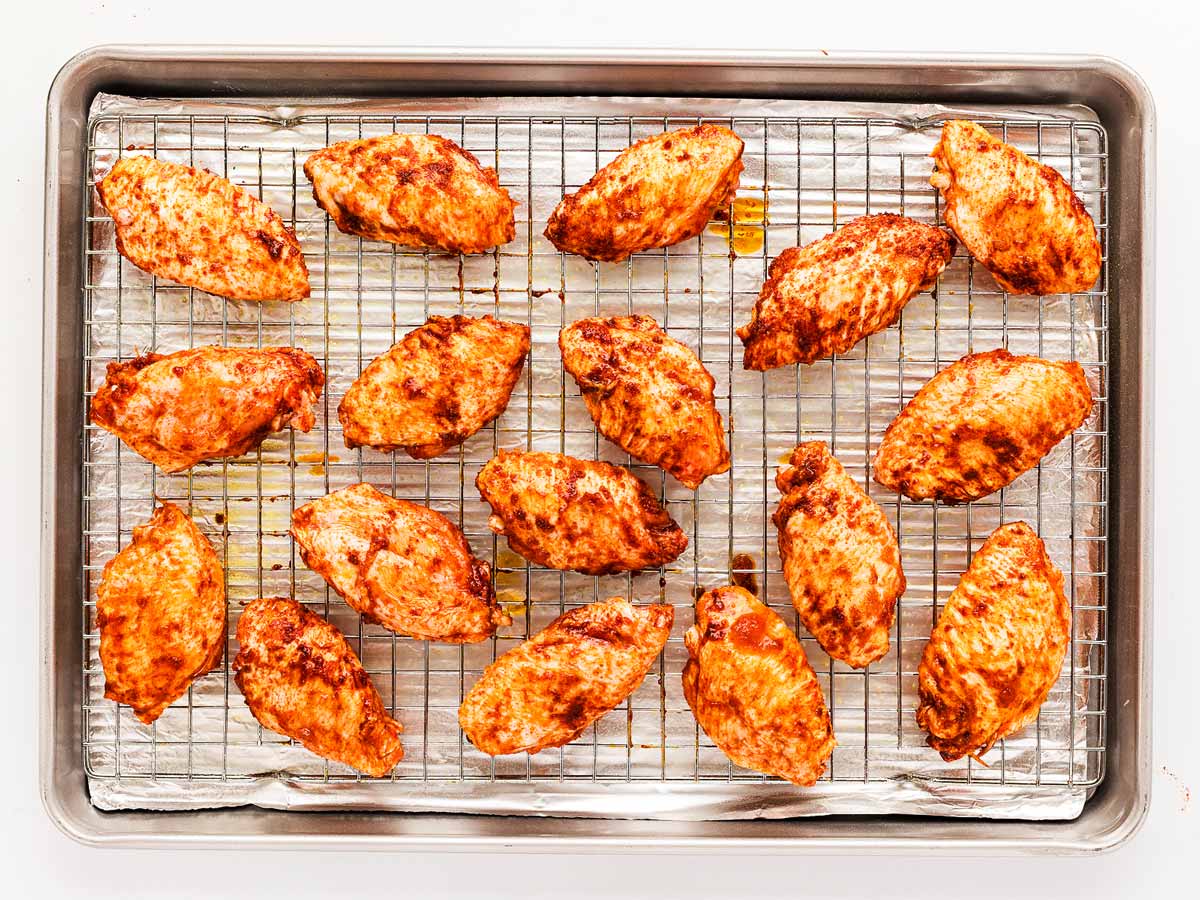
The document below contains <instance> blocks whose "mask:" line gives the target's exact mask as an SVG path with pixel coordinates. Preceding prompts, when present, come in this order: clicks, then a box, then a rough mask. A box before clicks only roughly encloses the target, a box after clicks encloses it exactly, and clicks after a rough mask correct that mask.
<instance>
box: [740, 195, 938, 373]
mask: <svg viewBox="0 0 1200 900" xmlns="http://www.w3.org/2000/svg"><path fill="white" fill-rule="evenodd" d="M953 255H954V239H953V238H952V237H950V236H949V235H948V234H946V233H945V232H944V231H942V230H941V229H940V228H935V227H934V226H932V225H926V224H924V223H922V222H916V221H914V220H912V219H906V218H904V217H903V216H897V215H893V214H892V213H881V214H880V215H875V216H863V217H861V218H858V219H855V220H854V221H853V222H850V223H849V224H848V225H844V226H843V227H841V228H839V229H838V230H837V231H835V232H833V233H832V234H827V235H825V237H823V238H820V239H819V240H816V241H813V242H812V243H811V244H807V245H805V246H804V247H791V248H789V249H787V250H784V251H783V253H781V254H780V255H779V256H778V257H777V258H776V259H775V261H774V262H773V263H771V268H770V270H769V272H768V275H767V281H766V283H765V284H764V285H763V286H762V290H761V291H760V292H759V297H758V302H757V303H755V304H754V312H753V313H752V314H751V317H750V322H749V323H748V324H746V325H743V326H742V327H741V328H739V329H738V332H737V334H738V337H739V338H741V339H742V343H743V344H745V345H746V350H745V354H744V355H743V360H742V364H743V365H744V366H745V368H747V369H751V370H755V371H763V370H766V369H774V368H777V367H779V366H786V365H789V364H791V363H812V362H815V361H816V360H818V359H823V358H824V357H826V356H830V355H832V354H834V353H845V352H846V351H847V350H849V349H850V348H851V347H853V346H854V345H855V344H857V343H858V342H859V341H861V340H862V339H863V338H865V337H867V336H868V335H872V334H875V333H876V332H879V331H883V329H885V328H887V327H888V326H889V325H891V324H892V323H893V322H895V321H896V320H897V319H898V318H899V317H900V312H901V311H902V310H903V309H904V305H905V304H906V303H908V301H909V300H911V299H912V298H913V297H914V296H916V295H917V294H918V293H920V292H921V291H924V290H928V289H929V288H931V287H933V285H934V283H935V282H936V281H937V278H938V276H939V275H941V274H942V271H943V270H944V269H945V268H946V266H948V265H949V264H950V259H951V257H952V256H953Z"/></svg>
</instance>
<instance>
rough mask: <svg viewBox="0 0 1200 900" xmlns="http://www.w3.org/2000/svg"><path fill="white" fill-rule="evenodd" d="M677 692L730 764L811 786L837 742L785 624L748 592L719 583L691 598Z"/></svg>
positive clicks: (816, 686) (805, 662) (815, 686)
mask: <svg viewBox="0 0 1200 900" xmlns="http://www.w3.org/2000/svg"><path fill="white" fill-rule="evenodd" d="M683 641H684V644H685V645H686V646H687V650H688V661H687V663H686V664H685V665H684V667H683V696H684V699H686V700H687V703H688V706H690V707H691V708H692V713H693V714H694V715H695V716H696V721H697V722H699V723H700V727H701V728H703V729H704V733H705V734H707V735H708V736H709V737H710V738H711V739H712V742H713V743H714V744H716V745H717V746H718V747H719V748H720V749H721V750H722V751H723V752H724V753H725V755H726V756H728V757H729V758H730V759H731V760H733V762H734V763H735V764H736V765H739V766H743V767H745V768H747V769H754V770H755V771H756V772H766V773H767V774H768V775H778V776H779V777H780V778H786V779H787V780H788V781H790V782H792V783H793V784H798V785H802V786H808V785H812V784H815V783H816V781H817V779H818V778H820V777H821V775H822V774H824V772H825V760H827V759H828V758H829V756H830V754H832V753H833V748H834V747H835V746H836V744H837V741H835V740H834V738H833V725H832V723H831V721H830V718H829V710H828V709H827V708H826V706H825V698H824V697H823V696H821V686H820V684H818V683H817V676H816V674H815V673H814V672H813V670H812V666H810V665H809V664H808V658H807V657H805V655H804V648H803V647H801V646H800V642H799V641H798V640H797V639H796V636H795V635H794V634H792V631H791V629H790V628H788V626H787V624H786V623H785V622H784V621H783V619H781V618H779V616H777V615H776V614H775V613H774V612H772V611H771V610H770V609H768V608H767V607H766V606H764V605H763V604H762V603H760V602H759V601H758V600H757V599H756V598H755V597H754V595H753V594H751V593H750V592H749V591H745V590H743V589H742V588H740V587H733V586H729V587H719V588H715V589H714V590H711V591H709V592H708V593H706V594H704V595H703V596H702V597H701V598H700V599H699V600H697V601H696V624H695V625H693V626H692V627H691V628H689V629H688V630H687V633H686V634H685V635H684V637H683Z"/></svg>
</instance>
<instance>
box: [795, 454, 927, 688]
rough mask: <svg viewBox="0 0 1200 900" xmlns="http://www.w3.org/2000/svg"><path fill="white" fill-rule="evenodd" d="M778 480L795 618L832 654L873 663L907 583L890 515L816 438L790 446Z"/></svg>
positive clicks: (851, 661)
mask: <svg viewBox="0 0 1200 900" xmlns="http://www.w3.org/2000/svg"><path fill="white" fill-rule="evenodd" d="M775 484H776V485H777V486H778V488H779V490H780V491H781V492H782V493H783V499H782V500H780V502H779V508H778V509H777V510H776V511H775V517H774V522H775V527H776V528H778V529H779V554H780V556H781V557H782V559H783V575H784V578H785V579H786V580H787V584H788V591H789V592H790V593H791V595H792V605H793V606H795V607H796V612H797V613H799V615H800V621H801V622H803V623H804V627H805V628H807V629H808V631H809V633H810V634H811V635H812V636H813V637H815V638H816V639H817V643H819V644H820V645H821V648H822V649H823V650H824V651H825V652H826V653H828V654H829V655H830V656H832V657H833V658H834V659H840V660H841V661H842V662H845V663H848V664H849V665H851V666H854V667H855V668H862V667H863V666H866V665H868V664H870V663H873V662H875V660H877V659H880V658H881V657H882V656H884V654H886V653H887V651H888V633H889V632H890V631H891V628H892V622H893V620H894V619H895V616H896V600H897V599H899V597H900V595H901V594H903V593H904V587H905V581H904V570H903V568H902V567H901V565H900V547H899V545H898V544H897V543H896V534H895V532H893V531H892V526H891V525H890V524H889V523H888V520H887V516H885V515H884V513H883V510H882V509H880V508H879V504H877V503H876V502H875V501H874V500H872V499H871V498H870V497H868V496H867V495H866V493H864V491H863V489H862V488H860V487H859V486H858V483H857V482H856V481H855V480H854V479H853V478H851V477H850V476H849V475H848V474H846V470H845V469H843V468H842V464H841V463H840V462H838V461H837V459H836V458H834V456H833V455H832V454H831V453H830V452H829V448H828V447H827V446H826V445H825V444H823V443H821V442H820V441H810V442H808V443H805V444H801V445H800V446H798V447H797V448H796V449H795V450H794V451H792V457H791V460H790V462H789V464H788V465H787V466H786V467H784V468H781V469H780V470H779V473H778V474H777V475H776V476H775Z"/></svg>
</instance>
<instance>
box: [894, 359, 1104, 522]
mask: <svg viewBox="0 0 1200 900" xmlns="http://www.w3.org/2000/svg"><path fill="white" fill-rule="evenodd" d="M1091 411H1092V394H1091V391H1090V389H1089V388H1088V383H1087V378H1086V376H1085V375H1084V373H1083V367H1082V366H1080V365H1079V363H1077V362H1052V361H1051V360H1048V359H1041V358H1040V357H1037V356H1014V355H1013V354H1011V353H1009V352H1008V351H1007V350H992V351H990V352H988V353H974V354H970V355H967V356H964V357H963V358H962V359H960V360H959V361H958V362H956V363H953V364H952V365H950V366H948V367H946V368H945V369H943V370H942V371H940V372H938V373H937V374H936V375H934V376H933V378H931V379H930V380H929V382H928V383H927V384H925V386H924V387H922V388H921V389H920V390H919V391H917V393H916V395H915V396H914V397H913V398H912V400H910V401H909V402H908V405H907V406H905V407H904V409H902V410H901V411H900V415H898V416H897V417H896V419H895V420H894V421H893V422H892V424H891V425H889V426H888V429H887V431H886V432H885V433H884V435H883V440H882V441H881V442H880V444H879V449H878V450H877V451H876V453H875V461H874V463H873V469H874V473H875V480H876V481H878V482H879V483H880V484H882V485H883V486H884V487H888V488H891V489H892V490H894V491H899V492H900V493H901V494H904V496H906V497H908V498H910V499H912V500H941V501H943V502H946V503H969V502H971V501H973V500H978V499H980V498H981V497H986V496H987V495H988V494H991V493H994V492H995V491H998V490H1000V489H1001V488H1002V487H1004V486H1005V485H1008V484H1011V483H1012V482H1013V481H1014V480H1016V478H1017V476H1019V475H1021V474H1022V473H1023V472H1027V471H1028V470H1030V469H1032V468H1033V467H1034V466H1036V465H1037V464H1038V461H1039V460H1041V458H1042V457H1043V456H1045V455H1046V454H1047V453H1049V452H1050V450H1051V449H1053V447H1054V446H1055V445H1056V444H1057V443H1058V442H1059V441H1061V440H1062V439H1063V438H1065V437H1066V436H1067V435H1069V434H1070V433H1071V432H1072V431H1074V430H1075V429H1076V428H1078V427H1079V426H1080V425H1082V424H1083V423H1084V421H1085V420H1086V419H1087V417H1088V415H1089V414H1090V413H1091Z"/></svg>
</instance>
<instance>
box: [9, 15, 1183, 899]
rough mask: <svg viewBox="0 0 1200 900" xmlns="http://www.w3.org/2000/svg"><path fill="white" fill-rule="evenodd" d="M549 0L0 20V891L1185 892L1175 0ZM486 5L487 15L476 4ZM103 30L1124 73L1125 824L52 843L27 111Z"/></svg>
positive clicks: (195, 37) (231, 39)
mask: <svg viewBox="0 0 1200 900" xmlns="http://www.w3.org/2000/svg"><path fill="white" fill-rule="evenodd" d="M571 6H572V4H569V3H561V4H560V3H547V4H546V5H545V7H544V8H543V7H542V5H541V4H536V3H528V2H516V0H509V2H496V0H493V2H479V3H476V2H468V0H459V2H456V3H435V4H416V3H412V2H405V0H399V2H396V0H393V2H387V3H368V2H364V0H346V2H341V3H321V4H318V3H303V2H298V0H297V2H293V3H291V4H289V5H284V4H280V3H255V2H252V0H241V2H219V0H203V2H198V3H195V4H193V3H189V2H181V3H176V2H172V3H163V4H161V5H160V6H152V5H150V4H141V3H139V4H120V3H107V4H106V3H99V4H96V3H67V2H52V0H37V2H32V3H21V4H14V5H13V6H11V7H10V8H9V9H8V11H7V12H6V13H5V18H4V32H5V33H4V38H5V45H6V50H7V52H6V59H7V63H6V64H5V69H6V71H5V73H4V74H5V77H4V79H3V83H2V85H0V90H2V91H3V97H4V99H3V105H2V106H0V109H2V110H3V114H4V125H5V134H4V137H3V139H2V140H0V155H2V158H3V165H2V166H0V172H2V173H3V175H2V177H3V182H4V186H5V193H6V196H7V197H8V198H9V199H8V201H7V203H6V204H5V207H4V213H3V216H2V218H0V231H2V234H0V247H3V248H4V250H3V256H2V258H3V261H4V265H3V266H2V267H0V284H2V285H3V293H2V294H0V297H2V298H3V303H4V306H5V309H6V316H5V319H6V324H5V326H4V327H2V328H0V373H2V378H0V384H3V385H4V387H5V394H6V396H5V398H4V401H3V403H4V406H3V408H4V412H5V416H4V420H5V424H6V427H7V428H8V430H9V434H8V439H7V440H5V441H3V442H0V471H2V472H4V473H6V474H5V475H4V476H3V478H4V487H5V491H4V495H3V496H4V497H5V498H6V499H7V501H8V504H7V509H6V510H5V512H6V515H4V516H3V517H2V524H0V527H2V528H3V534H4V539H3V542H2V544H0V546H2V547H3V548H4V549H3V554H4V567H3V573H4V576H5V580H6V582H7V584H6V587H7V590H6V591H5V595H6V596H5V597H4V600H3V602H4V603H6V606H7V608H6V610H5V627H3V628H0V648H2V650H0V660H2V662H0V666H2V670H0V671H2V672H3V681H2V682H0V683H2V684H3V691H4V695H5V696H4V706H5V707H6V709H5V710H4V712H3V719H2V720H0V721H2V722H3V725H2V726H0V728H2V729H3V731H2V732H0V734H2V737H0V755H2V759H0V775H2V776H3V777H4V779H5V781H4V783H5V785H6V786H7V788H8V790H6V792H5V801H6V803H5V805H4V806H3V808H2V810H0V854H2V858H3V865H2V868H0V871H2V872H3V875H2V876H0V881H2V883H4V885H5V886H6V887H7V888H8V890H9V891H13V893H11V894H9V896H47V897H68V896H70V897H84V896H86V897H96V898H99V897H141V896H155V897H204V896H215V895H217V894H218V893H219V894H220V895H221V896H223V897H227V898H231V900H232V898H235V897H243V896H244V897H257V898H261V897H270V896H288V897H309V896H320V895H326V894H334V893H335V892H336V893H353V894H356V895H359V896H366V895H369V894H372V893H374V894H380V895H384V896H387V895H399V896H405V897H437V896H454V897H484V896H486V897H500V896H522V897H527V898H535V897H549V896H555V897H612V896H619V895H620V896H627V897H634V898H636V897H649V896H662V897H667V896H684V895H686V896H688V897H692V898H698V897H705V896H724V897H733V898H751V897H776V896H778V897H785V896H786V897H796V896H804V897H814V898H815V897H834V896H837V897H856V896H862V897H872V898H882V897H907V896H913V897H916V896H938V895H951V894H952V895H958V896H968V897H992V896H996V897H1013V896H1021V897H1028V898H1032V897H1043V896H1045V897H1064V896H1066V897H1070V896H1089V897H1093V896H1094V897H1110V896H1111V897H1137V896H1152V895H1153V896H1157V897H1174V896H1183V895H1186V896H1195V894H1194V893H1192V892H1193V891H1194V890H1195V886H1196V882H1195V878H1194V876H1193V874H1192V873H1193V872H1194V871H1195V865H1196V856H1197V853H1198V852H1200V827H1198V824H1197V823H1198V816H1200V810H1198V806H1200V797H1198V798H1197V799H1196V800H1195V801H1191V800H1189V799H1188V797H1187V791H1188V787H1189V786H1194V787H1195V788H1197V789H1200V749H1198V746H1197V744H1198V739H1200V734H1198V729H1197V725H1196V719H1197V703H1196V688H1197V679H1196V676H1195V675H1194V674H1193V673H1194V672H1195V671H1196V670H1197V665H1198V664H1197V662H1196V660H1195V658H1194V657H1195V656H1196V649H1195V645H1194V644H1193V643H1192V640H1193V638H1195V637H1196V636H1197V635H1198V634H1200V614H1198V612H1197V609H1198V604H1200V600H1198V599H1197V597H1196V586H1195V582H1193V581H1192V579H1191V577H1190V576H1191V573H1192V568H1191V563H1192V562H1193V561H1195V555H1196V552H1197V551H1196V538H1197V531H1196V528H1195V525H1194V523H1195V521H1196V515H1195V512H1194V511H1195V510H1196V508H1197V505H1196V497H1195V495H1194V494H1193V490H1194V489H1195V480H1194V478H1192V477H1191V474H1192V469H1193V466H1194V463H1193V459H1194V457H1195V455H1196V448H1197V446H1200V444H1198V440H1200V434H1198V429H1197V425H1196V417H1197V410H1196V402H1195V397H1196V395H1197V390H1196V389H1197V387H1198V386H1200V384H1198V383H1200V375H1198V372H1200V360H1198V359H1197V354H1196V352H1195V346H1196V339H1197V336H1198V335H1200V304H1198V303H1197V298H1196V295H1195V290H1194V288H1193V284H1192V283H1191V282H1189V281H1185V276H1186V274H1187V273H1189V272H1190V271H1191V270H1192V269H1193V267H1194V265H1195V253H1196V239H1197V233H1196V227H1195V214H1196V210H1197V209H1198V208H1200V197H1198V196H1197V194H1198V191H1197V187H1196V186H1197V184H1200V174H1198V173H1197V172H1196V166H1197V164H1200V111H1198V110H1197V108H1196V87H1197V79H1196V74H1195V73H1196V62H1197V56H1198V55H1200V39H1198V31H1200V29H1198V27H1197V26H1198V24H1200V12H1198V11H1197V9H1196V7H1195V6H1194V5H1193V4H1190V3H1188V4H1183V3H1179V4H1170V5H1169V6H1168V5H1166V4H1164V8H1162V9H1161V10H1156V9H1155V8H1154V7H1153V4H1151V3H1148V2H1145V0H1142V2H1095V0H1093V2H1083V3H1079V2H1064V0H1059V2H1057V3H1055V2H1048V0H1041V2H1036V3H1008V4H1001V3H986V4H973V3H970V2H969V0H960V2H959V3H958V4H947V3H944V4H931V3H928V2H927V3H922V4H903V3H898V2H895V0H892V2H887V0H885V2H865V0H860V2H854V3H816V4H805V3H802V2H797V0H789V2H765V3H763V2H754V3H730V2H727V0H725V2H720V3H706V2H702V0H691V2H671V3H662V4H659V3H655V2H652V0H638V2H626V0H609V2H604V3H601V2H594V3H591V4H587V5H580V8H579V9H572V8H571ZM502 8H503V9H505V10H506V12H505V14H504V15H503V16H501V15H500V14H499V13H498V12H496V10H499V9H502ZM110 42H130V43H132V42H202V43H297V44H304V43H313V44H315V43H328V44H368V43H370V44H390V45H393V46H396V47H401V46H405V45H411V46H434V45H450V44H459V45H463V44H476V45H480V46H489V45H497V46H499V45H509V46H522V45H524V46H535V45H544V46H547V47H557V48H569V47H587V46H593V47H594V46H605V45H608V46H630V47H655V46H665V47H683V48H704V47H721V48H732V49H755V48H774V49H813V48H825V49H829V50H832V51H835V52H836V51H837V50H839V49H840V50H892V51H901V52H903V51H908V50H913V51H917V50H925V51H945V52H970V51H1021V52H1089V53H1100V54H1106V55H1111V56H1115V57H1117V58H1119V59H1121V60H1123V61H1124V62H1126V63H1127V64H1129V65H1131V66H1133V67H1134V68H1135V69H1136V70H1137V71H1138V72H1139V73H1140V74H1141V75H1142V76H1143V77H1144V78H1145V79H1146V81H1147V82H1148V83H1149V86H1150V89H1151V91H1152V92H1153V94H1154V97H1155V101H1156V103H1157V111H1158V140H1159V158H1158V185H1159V191H1158V247H1157V255H1158V291H1157V293H1158V298H1157V309H1158V312H1157V318H1158V335H1157V349H1156V370H1157V390H1158V402H1157V408H1158V410H1159V411H1160V413H1159V415H1158V416H1157V417H1156V423H1155V446H1156V450H1155V467H1156V474H1155V478H1156V483H1157V486H1158V493H1157V498H1156V510H1155V512H1156V515H1155V523H1156V530H1157V535H1156V542H1157V543H1156V564H1155V572H1156V587H1155V603H1156V609H1155V623H1154V720H1155V721H1154V743H1155V749H1154V785H1153V788H1154V799H1153V803H1152V807H1151V811H1150V815H1149V818H1148V821H1147V823H1146V826H1145V827H1144V828H1143V830H1142V831H1141V833H1140V834H1139V835H1138V836H1137V837H1136V838H1135V839H1134V841H1133V842H1132V843H1131V844H1130V845H1128V846H1126V847H1125V848H1123V849H1121V850H1119V851H1117V852H1115V853H1110V854H1107V855H1103V856H1100V857H1094V858H1084V859H1080V858H1074V859H1041V858H1039V859H1006V860H1002V859H977V860H973V859H934V858H927V859H898V858H888V857H882V856H879V857H874V858H854V857H846V856H841V857H812V856H802V857H761V856H760V857H744V858H741V857H732V856H707V857H667V856H661V857H651V856H625V857H604V856H590V857H568V856H561V855H560V856H545V855H542V856H536V857H534V856H521V855H519V854H513V853H510V854H505V855H491V856H484V855H474V856H464V855H455V856H439V855H436V854H429V853H423V854H412V855H386V854H379V853H375V854H320V855H314V854H306V855H301V854H295V853H290V854H289V853H255V852H248V851H222V852H208V851H173V852H150V851H112V850H106V851H101V850H92V849H87V848H84V847H80V846H78V845H76V844H74V843H72V842H71V841H69V840H68V839H67V838H65V837H63V836H62V835H61V834H59V833H58V831H56V830H55V828H54V827H53V825H51V823H50V822H49V820H48V819H47V818H46V816H45V814H44V813H43V811H42V809H41V806H40V802H39V799H38V794H37V762H36V691H37V669H36V648H37V577H38V576H37V553H38V548H37V543H36V542H37V533H38V532H37V528H36V522H37V519H38V503H39V498H38V479H37V477H36V473H37V471H38V467H39V464H40V454H39V446H38V445H39V434H40V426H39V422H40V403H41V395H40V390H39V377H40V375H39V373H40V368H41V359H40V347H41V290H42V281H41V253H42V229H41V224H42V195H43V140H44V122H43V116H44V111H45V95H46V91H47V89H48V87H49V85H50V81H51V79H52V78H53V76H54V73H55V72H56V71H57V69H58V68H59V66H60V65H61V64H62V63H63V62H65V61H66V60H67V59H68V58H69V57H70V56H72V55H73V54H74V53H75V52H77V51H78V50H80V49H83V48H84V47H87V46H91V45H95V44H101V43H110ZM1112 252H1114V253H1119V252H1120V248H1119V247H1114V248H1112ZM13 473H21V474H20V475H14V474H13ZM1114 602H1120V598H1114Z"/></svg>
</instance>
